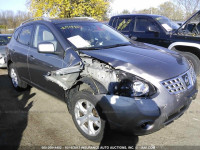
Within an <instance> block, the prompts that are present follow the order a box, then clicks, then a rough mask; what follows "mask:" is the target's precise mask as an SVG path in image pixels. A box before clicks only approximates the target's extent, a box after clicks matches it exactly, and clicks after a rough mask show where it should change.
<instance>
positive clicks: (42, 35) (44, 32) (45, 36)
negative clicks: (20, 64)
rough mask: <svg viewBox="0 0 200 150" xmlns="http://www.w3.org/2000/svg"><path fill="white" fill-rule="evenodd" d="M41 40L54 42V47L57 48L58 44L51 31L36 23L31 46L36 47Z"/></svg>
mask: <svg viewBox="0 0 200 150" xmlns="http://www.w3.org/2000/svg"><path fill="white" fill-rule="evenodd" d="M43 42H50V43H52V44H54V47H55V49H56V50H57V49H58V47H60V46H59V43H58V41H57V40H56V38H55V36H54V35H53V34H52V32H51V31H50V30H49V29H48V28H47V27H46V26H44V25H37V26H36V28H35V36H34V41H33V47H35V48H37V47H38V44H40V43H43Z"/></svg>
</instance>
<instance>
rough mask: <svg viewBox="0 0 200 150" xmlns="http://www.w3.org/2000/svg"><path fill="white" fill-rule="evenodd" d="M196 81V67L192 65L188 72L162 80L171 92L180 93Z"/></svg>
mask: <svg viewBox="0 0 200 150" xmlns="http://www.w3.org/2000/svg"><path fill="white" fill-rule="evenodd" d="M195 81H196V75H195V72H194V69H193V68H192V67H191V68H190V69H189V70H188V71H187V72H185V73H183V74H181V75H179V76H178V77H175V78H172V79H169V80H165V81H162V82H161V84H162V85H163V86H164V87H165V88H166V89H167V90H168V92H169V93H170V94H179V93H181V92H184V91H186V90H187V89H189V88H191V87H192V86H193V85H194V83H195Z"/></svg>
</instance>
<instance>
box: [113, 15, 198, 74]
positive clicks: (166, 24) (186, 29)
mask: <svg viewBox="0 0 200 150" xmlns="http://www.w3.org/2000/svg"><path fill="white" fill-rule="evenodd" d="M199 18H200V11H199V12H197V13H196V14H194V15H193V16H192V17H191V18H190V19H188V20H187V21H186V22H185V23H183V24H182V25H181V26H179V25H177V24H176V23H174V22H173V21H171V20H170V19H168V18H167V17H164V16H160V15H150V14H133V15H119V16H113V17H111V19H110V21H109V25H110V26H112V27H113V28H115V29H116V30H118V31H120V32H121V33H123V34H124V35H126V36H127V37H129V38H131V39H132V40H135V41H139V42H145V43H151V44H154V45H159V46H163V47H166V48H168V49H170V50H174V51H179V52H180V53H181V54H182V55H183V56H185V57H186V58H187V59H188V60H189V61H191V63H192V64H193V67H194V69H195V72H196V74H197V75H199V74H200V60H199V58H200V20H199Z"/></svg>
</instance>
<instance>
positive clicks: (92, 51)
mask: <svg viewBox="0 0 200 150" xmlns="http://www.w3.org/2000/svg"><path fill="white" fill-rule="evenodd" d="M7 61H8V62H7V64H8V70H9V75H10V77H11V80H12V83H13V86H14V87H15V88H16V89H18V90H19V89H24V88H27V86H28V85H31V86H35V87H37V88H39V89H42V90H44V91H46V92H48V93H51V94H53V95H55V96H59V97H61V98H63V97H64V99H65V100H66V103H67V106H68V110H69V112H70V113H71V115H72V118H73V121H74V123H75V125H76V127H77V129H78V130H79V131H80V133H81V134H82V135H83V136H85V137H86V138H88V139H89V140H92V141H100V140H101V139H102V137H103V134H104V131H105V128H108V127H110V128H111V129H118V130H121V131H123V132H129V133H132V134H135V135H145V134H150V133H152V132H155V131H157V130H159V129H161V128H162V127H164V126H166V125H168V124H169V123H171V122H173V121H174V120H175V119H177V118H178V117H180V116H181V115H182V114H183V113H184V112H185V111H186V110H187V109H188V107H189V105H190V103H191V102H192V101H191V100H193V99H195V97H196V94H197V81H196V76H195V73H194V70H193V68H192V66H191V65H190V64H189V63H188V61H187V60H186V59H185V58H184V57H183V56H181V55H179V54H178V53H177V52H174V51H171V50H168V49H165V48H161V47H158V46H154V45H151V44H143V43H138V42H134V41H130V40H129V39H127V38H126V37H124V36H123V35H121V34H120V33H119V32H117V31H115V30H114V29H112V28H110V27H109V26H107V25H105V24H102V23H99V22H96V21H94V20H91V19H87V18H84V19H81V18H79V19H78V18H75V19H65V20H49V19H45V18H43V19H41V20H34V21H27V22H25V23H23V24H22V25H21V26H20V27H18V28H17V29H16V31H15V33H14V34H13V36H12V39H11V41H10V43H9V44H8V51H7Z"/></svg>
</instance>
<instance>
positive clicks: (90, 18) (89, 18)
mask: <svg viewBox="0 0 200 150" xmlns="http://www.w3.org/2000/svg"><path fill="white" fill-rule="evenodd" d="M72 19H88V20H93V21H97V20H96V19H94V18H92V17H73V18H72Z"/></svg>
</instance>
